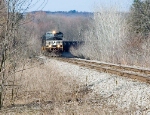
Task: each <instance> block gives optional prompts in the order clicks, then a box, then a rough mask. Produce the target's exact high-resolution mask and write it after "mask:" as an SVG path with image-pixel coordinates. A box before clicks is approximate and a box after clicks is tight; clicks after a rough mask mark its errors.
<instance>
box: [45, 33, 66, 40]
mask: <svg viewBox="0 0 150 115" xmlns="http://www.w3.org/2000/svg"><path fill="white" fill-rule="evenodd" d="M45 37H46V40H62V38H63V33H61V32H59V33H52V32H47V33H46V34H45Z"/></svg>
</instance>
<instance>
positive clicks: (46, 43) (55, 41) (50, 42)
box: [42, 31, 83, 56]
mask: <svg viewBox="0 0 150 115" xmlns="http://www.w3.org/2000/svg"><path fill="white" fill-rule="evenodd" d="M63 36H64V35H63V33H62V32H56V31H49V32H46V33H45V34H44V35H43V36H42V51H43V53H44V54H45V55H52V56H53V55H55V56H60V55H61V54H62V53H63V52H69V49H70V47H74V48H77V47H78V46H79V45H81V44H83V41H65V40H63Z"/></svg>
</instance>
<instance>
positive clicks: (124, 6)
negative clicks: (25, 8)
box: [29, 0, 133, 12]
mask: <svg viewBox="0 0 150 115" xmlns="http://www.w3.org/2000/svg"><path fill="white" fill-rule="evenodd" d="M32 1H33V2H34V3H35V2H36V1H38V2H37V3H36V5H35V4H34V6H32V7H31V8H30V9H29V11H34V10H44V11H69V10H77V11H89V12H92V11H93V10H94V7H95V5H98V6H105V7H110V6H113V7H117V8H118V9H120V10H121V11H128V10H129V8H130V6H131V4H132V3H133V0H32Z"/></svg>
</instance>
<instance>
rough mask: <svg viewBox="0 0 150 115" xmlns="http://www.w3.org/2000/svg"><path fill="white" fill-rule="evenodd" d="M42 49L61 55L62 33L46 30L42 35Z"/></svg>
mask: <svg viewBox="0 0 150 115" xmlns="http://www.w3.org/2000/svg"><path fill="white" fill-rule="evenodd" d="M42 50H43V52H44V53H45V54H48V53H49V54H56V55H61V53H62V52H63V33H62V32H56V31H49V32H46V33H45V34H44V35H43V36H42Z"/></svg>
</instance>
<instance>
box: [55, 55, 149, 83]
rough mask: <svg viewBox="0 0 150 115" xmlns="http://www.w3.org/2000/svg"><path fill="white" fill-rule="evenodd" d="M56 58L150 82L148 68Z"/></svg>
mask: <svg viewBox="0 0 150 115" xmlns="http://www.w3.org/2000/svg"><path fill="white" fill-rule="evenodd" d="M57 60H60V61H64V62H68V63H72V64H75V65H79V66H82V67H86V68H90V69H94V70H97V71H99V72H105V73H110V74H114V75H118V76H123V77H127V78H131V79H134V80H139V81H142V82H146V83H149V84H150V70H148V69H142V68H134V67H128V66H123V65H117V64H109V63H102V62H92V61H88V60H80V59H76V58H57Z"/></svg>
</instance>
